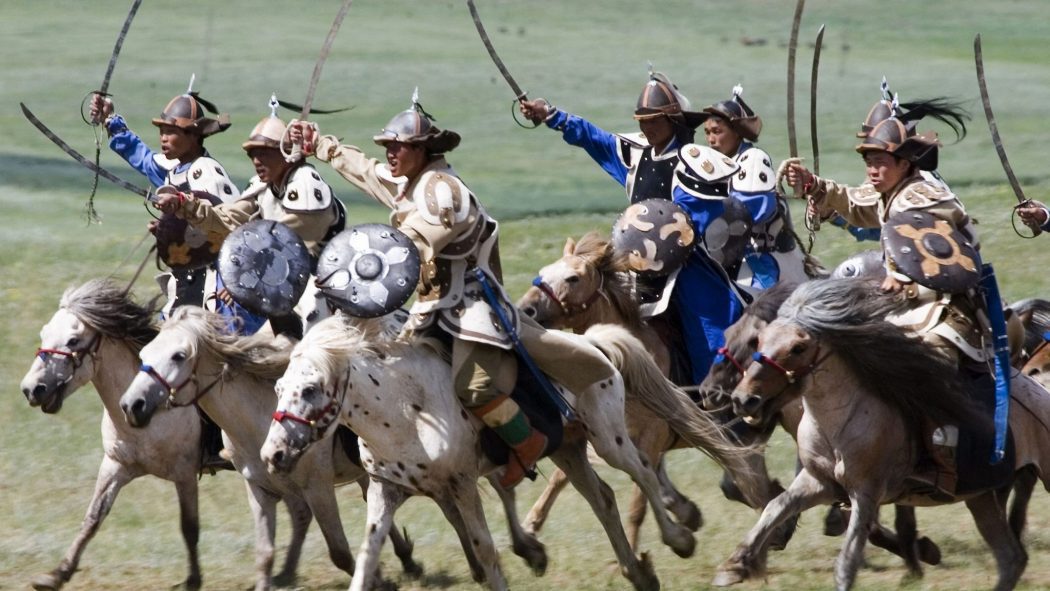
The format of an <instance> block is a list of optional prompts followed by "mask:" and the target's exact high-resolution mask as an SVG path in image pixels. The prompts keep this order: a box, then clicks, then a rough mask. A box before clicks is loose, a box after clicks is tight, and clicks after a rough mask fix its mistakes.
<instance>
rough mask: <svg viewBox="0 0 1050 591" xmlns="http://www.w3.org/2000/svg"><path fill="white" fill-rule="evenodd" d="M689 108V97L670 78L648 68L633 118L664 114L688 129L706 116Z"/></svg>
mask: <svg viewBox="0 0 1050 591" xmlns="http://www.w3.org/2000/svg"><path fill="white" fill-rule="evenodd" d="M690 109H691V105H690V103H689V99H687V98H686V97H685V95H683V94H682V93H681V92H680V91H679V90H678V87H677V86H676V85H675V84H674V83H673V82H671V80H670V78H668V77H667V76H666V75H665V74H663V73H661V72H653V71H652V70H650V71H649V81H648V82H646V83H645V86H643V87H642V93H641V94H640V95H638V105H637V106H636V107H635V109H634V118H635V119H637V120H639V121H641V120H643V119H652V118H653V117H660V116H664V115H666V116H668V117H670V118H671V119H673V120H675V121H678V122H680V123H682V124H684V125H686V126H687V127H689V128H690V129H696V128H697V126H699V125H700V124H701V123H703V122H704V119H706V118H707V117H706V116H705V115H704V114H703V113H698V112H696V111H692V110H690Z"/></svg>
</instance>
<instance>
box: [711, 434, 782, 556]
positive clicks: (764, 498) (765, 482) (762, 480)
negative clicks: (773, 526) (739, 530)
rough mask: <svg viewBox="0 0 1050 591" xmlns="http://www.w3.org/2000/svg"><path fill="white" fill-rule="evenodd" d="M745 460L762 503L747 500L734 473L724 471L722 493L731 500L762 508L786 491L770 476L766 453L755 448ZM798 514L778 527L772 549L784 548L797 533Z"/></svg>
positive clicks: (771, 538)
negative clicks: (735, 480) (757, 503)
mask: <svg viewBox="0 0 1050 591" xmlns="http://www.w3.org/2000/svg"><path fill="white" fill-rule="evenodd" d="M767 440H768V436H766V437H765V438H764V439H762V442H763V443H764V442H765V441H767ZM744 462H745V463H746V464H747V467H748V471H749V473H750V474H751V475H752V482H753V484H754V487H755V490H756V493H757V494H758V497H759V499H760V502H761V503H762V505H761V506H759V507H751V505H752V503H749V502H748V501H747V498H745V496H744V493H742V492H741V491H740V487H738V486H737V485H736V482H734V481H733V477H732V474H730V473H729V472H728V471H723V472H722V482H721V485H720V486H721V489H722V494H723V495H725V497H726V498H727V499H729V500H731V501H737V502H738V503H743V504H745V505H747V506H749V507H751V508H752V509H760V510H761V509H762V507H765V506H766V504H768V503H769V501H772V500H773V499H775V498H777V496H778V495H780V493H782V492H784V487H783V486H781V484H780V482H779V481H777V480H776V479H773V478H770V477H769V469H768V468H767V467H766V455H765V453H763V452H761V451H759V450H758V449H754V450H752V451H751V452H749V453H748V454H747V455H745V457H744ZM800 468H801V465H800V464H796V471H797V470H798V469H800ZM798 517H799V516H798V515H795V516H794V517H792V518H791V519H789V520H787V521H785V522H784V523H783V524H781V525H780V526H778V527H777V530H776V532H774V533H773V535H772V536H771V537H770V540H769V547H770V549H772V550H783V549H784V548H786V547H787V544H788V542H789V541H790V540H791V537H792V536H794V535H795V529H796V527H797V526H798Z"/></svg>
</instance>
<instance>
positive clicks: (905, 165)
mask: <svg viewBox="0 0 1050 591" xmlns="http://www.w3.org/2000/svg"><path fill="white" fill-rule="evenodd" d="M942 106H943V105H942ZM926 114H929V111H928V110H926V109H912V110H911V111H909V112H908V113H906V114H905V113H901V112H900V111H899V110H897V111H895V112H894V114H893V116H891V117H888V118H886V119H884V120H882V121H880V122H879V123H877V124H876V125H874V126H873V127H872V129H871V131H870V132H868V133H867V134H866V135H865V136H864V137H863V139H862V142H861V143H860V144H859V145H858V146H857V148H856V150H857V152H858V153H859V154H861V155H862V156H863V158H864V162H865V165H866V167H867V176H868V182H869V183H870V186H871V189H872V191H871V192H863V193H862V192H860V191H858V190H856V189H853V188H851V187H847V186H845V185H841V184H839V183H836V182H834V181H832V180H829V179H824V178H820V177H817V176H814V175H813V174H811V173H810V172H809V171H807V170H806V169H805V168H804V167H802V166H800V165H792V166H789V168H788V171H787V180H788V182H789V183H790V184H791V185H792V186H794V187H796V188H798V189H799V190H800V191H802V193H804V194H805V195H806V196H808V198H809V199H810V201H811V204H812V206H813V207H815V208H816V210H817V213H819V214H820V215H821V216H823V217H826V216H828V215H831V214H833V213H838V214H840V215H842V216H843V217H844V218H845V219H846V221H847V222H849V223H850V224H853V225H855V226H858V227H862V228H882V236H883V248H884V261H885V265H886V276H885V279H884V280H883V282H882V286H881V288H882V289H883V290H884V291H889V292H896V293H901V294H902V297H903V298H904V299H905V301H906V302H907V307H906V310H905V311H903V312H900V313H898V314H895V315H893V316H891V317H890V318H888V320H890V321H892V322H894V323H895V324H898V325H900V326H902V327H905V328H906V329H908V330H909V331H911V332H913V333H915V334H916V335H917V336H919V337H921V338H922V339H923V341H924V342H926V343H927V344H928V345H929V346H930V347H932V348H934V350H936V351H938V352H939V353H940V354H942V355H943V356H944V357H946V358H947V359H949V360H950V361H952V362H954V363H955V364H956V365H957V366H958V367H959V369H960V371H961V372H962V373H963V374H964V375H967V376H969V377H971V378H972V380H973V381H974V382H976V383H977V385H978V388H980V389H981V390H982V391H988V390H991V391H994V389H995V386H994V380H993V379H992V376H991V375H990V373H989V363H990V361H991V354H990V352H989V351H988V350H987V347H986V343H988V342H990V340H991V339H990V338H988V336H989V328H988V321H987V312H986V309H985V303H984V299H983V297H981V295H980V294H979V293H978V292H977V289H976V287H975V284H976V279H975V280H974V281H972V282H971V283H970V284H969V285H962V286H961V287H958V286H953V285H948V286H947V287H946V288H944V289H933V288H931V287H928V286H927V285H923V284H920V281H921V282H922V283H929V278H928V277H925V278H924V277H922V276H921V275H922V273H921V272H920V273H915V272H914V271H913V270H912V269H911V268H910V266H908V265H907V261H905V260H904V258H903V257H901V256H900V253H901V252H910V251H914V250H925V248H924V249H916V248H911V249H907V250H904V249H899V248H897V249H896V250H895V242H894V240H893V239H892V236H891V234H892V232H890V231H889V227H890V226H893V227H894V229H895V230H897V229H900V228H901V227H902V225H906V224H902V223H901V222H898V221H897V220H900V219H902V218H901V217H898V216H900V214H902V213H903V214H905V215H906V216H911V217H913V218H915V219H918V218H919V217H920V216H923V215H927V216H930V218H931V219H932V220H933V225H932V227H931V228H928V229H927V228H923V229H920V230H919V232H937V233H938V234H939V235H940V237H939V238H935V239H933V240H934V241H933V242H931V244H937V243H941V244H946V243H954V244H955V245H956V247H958V252H957V253H956V254H957V255H958V256H955V257H952V258H951V259H938V260H937V262H938V266H937V268H938V270H940V269H941V268H942V264H943V266H944V267H948V266H949V264H959V265H962V266H969V267H970V272H971V273H978V274H979V273H980V270H979V269H973V268H972V267H973V266H974V265H973V263H974V261H973V260H971V259H975V258H977V257H976V251H977V250H978V249H979V243H978V240H977V233H976V229H975V228H974V224H973V221H972V220H971V219H970V217H969V216H968V215H967V214H966V210H965V208H964V207H963V205H962V202H961V201H960V200H959V198H958V197H957V196H956V195H955V194H954V193H952V192H951V191H950V190H949V189H948V188H947V187H946V186H945V185H943V184H940V183H936V182H933V181H930V180H927V179H926V178H924V176H923V175H922V174H921V173H922V171H924V170H925V171H931V170H934V169H936V168H937V156H938V150H939V148H940V146H941V143H940V142H939V141H938V138H937V134H936V133H934V132H926V133H923V134H919V133H918V132H917V131H916V129H915V126H916V123H917V121H918V120H919V119H921V118H922V117H923V116H925V115H926ZM952 118H953V119H954V120H956V121H961V115H960V114H959V113H958V112H955V111H952ZM891 219H892V220H894V221H891ZM906 231H909V232H910V230H907V229H906ZM922 235H927V234H922ZM923 244H926V241H923ZM931 249H932V250H937V248H936V247H931ZM967 249H969V250H967ZM967 253H970V256H967ZM895 256H897V257H898V258H895ZM930 260H931V261H933V260H934V259H933V258H932V255H931V259H930ZM953 261H954V262H953ZM905 271H909V273H906V272H905ZM945 273H947V271H945ZM962 275H964V274H962V273H960V276H962ZM926 423H929V421H926ZM923 430H924V433H923V437H922V443H923V447H924V448H926V452H927V454H928V455H929V459H930V460H931V462H932V465H922V464H920V466H919V467H918V468H917V470H918V472H919V473H918V474H917V475H916V478H917V479H918V480H920V481H922V482H924V483H926V484H930V485H932V486H933V487H934V488H935V489H937V491H939V492H941V493H944V494H948V495H953V494H954V492H955V484H956V480H957V478H958V475H957V472H956V467H955V463H954V448H955V446H956V444H957V437H958V431H957V429H956V428H955V427H954V426H936V425H932V424H924V425H923Z"/></svg>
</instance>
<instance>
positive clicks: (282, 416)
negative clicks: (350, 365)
mask: <svg viewBox="0 0 1050 591" xmlns="http://www.w3.org/2000/svg"><path fill="white" fill-rule="evenodd" d="M349 381H350V370H349V369H347V372H346V382H349ZM340 383H341V380H336V382H335V386H334V387H333V388H332V390H331V392H325V395H327V396H328V404H327V405H325V406H324V407H323V408H321V409H319V410H318V411H317V412H314V413H311V414H310V415H307V416H300V415H297V414H294V413H291V412H288V411H286V410H281V409H280V408H278V409H277V410H275V411H273V414H272V415H271V416H272V417H273V420H275V421H277V423H278V424H280V423H283V422H284V421H285V420H288V421H292V422H293V423H299V424H300V425H306V426H307V427H309V428H310V440H309V443H313V442H315V441H317V440H318V439H320V438H321V436H322V435H323V434H324V433H325V432H326V431H327V430H328V427H330V426H331V425H332V423H333V422H335V420H336V418H338V417H339V411H340V409H341V408H342V406H343V404H342V399H341V396H339V393H340V392H341V391H342V388H343V386H342V385H340Z"/></svg>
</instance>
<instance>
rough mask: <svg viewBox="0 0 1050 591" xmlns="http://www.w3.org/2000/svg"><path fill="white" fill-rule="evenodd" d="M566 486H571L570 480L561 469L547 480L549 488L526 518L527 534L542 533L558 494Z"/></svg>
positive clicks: (544, 490)
mask: <svg viewBox="0 0 1050 591" xmlns="http://www.w3.org/2000/svg"><path fill="white" fill-rule="evenodd" d="M566 484H569V479H568V478H567V477H566V476H565V472H563V471H562V469H561V468H555V469H554V472H552V473H551V475H550V478H548V479H547V488H545V489H543V492H542V493H541V494H540V496H539V498H538V499H536V503H535V504H533V505H532V508H531V509H529V514H528V515H526V516H525V524H524V528H525V531H526V532H528V533H530V534H533V535H535V534H538V533H540V529H542V528H543V523H544V522H545V521H547V516H548V515H550V513H551V507H553V506H554V501H555V500H556V499H557V498H558V493H560V492H561V490H562V489H563V488H565V485H566Z"/></svg>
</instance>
